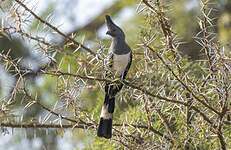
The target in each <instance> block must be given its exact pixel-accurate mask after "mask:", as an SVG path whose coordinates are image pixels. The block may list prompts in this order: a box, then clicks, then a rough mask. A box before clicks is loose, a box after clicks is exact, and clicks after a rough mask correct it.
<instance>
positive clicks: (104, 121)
mask: <svg viewBox="0 0 231 150" xmlns="http://www.w3.org/2000/svg"><path fill="white" fill-rule="evenodd" d="M114 108H115V97H111V98H110V97H109V95H108V94H106V96H105V99H104V105H103V108H102V110H101V115H100V122H99V127H98V132H97V136H98V137H104V138H107V139H110V138H111V136H112V119H113V117H112V115H113V112H114Z"/></svg>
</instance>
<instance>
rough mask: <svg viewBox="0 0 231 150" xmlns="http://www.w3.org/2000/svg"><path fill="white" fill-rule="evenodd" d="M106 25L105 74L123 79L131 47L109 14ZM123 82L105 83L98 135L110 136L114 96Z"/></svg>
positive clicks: (129, 64)
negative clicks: (108, 46)
mask: <svg viewBox="0 0 231 150" xmlns="http://www.w3.org/2000/svg"><path fill="white" fill-rule="evenodd" d="M105 18H106V25H107V28H108V31H107V33H106V34H108V35H110V36H111V37H112V43H111V46H110V48H109V52H108V60H109V61H110V64H109V65H108V66H107V68H106V72H107V73H106V76H108V77H111V78H113V77H114V78H120V79H121V80H124V79H125V77H126V75H127V73H128V70H129V68H130V66H131V62H132V51H131V48H130V47H129V46H128V44H127V43H126V41H125V34H124V32H123V31H122V29H120V28H119V27H118V26H117V25H115V23H114V22H113V21H112V20H111V18H110V16H108V15H106V16H105ZM122 87H123V83H116V84H115V83H106V86H105V93H106V95H105V99H104V105H103V107H102V110H101V115H100V122H99V127H98V133H97V136H98V137H104V138H107V139H109V138H111V136H112V119H113V112H114V107H115V96H116V94H117V93H118V92H119V91H120V90H121V89H122Z"/></svg>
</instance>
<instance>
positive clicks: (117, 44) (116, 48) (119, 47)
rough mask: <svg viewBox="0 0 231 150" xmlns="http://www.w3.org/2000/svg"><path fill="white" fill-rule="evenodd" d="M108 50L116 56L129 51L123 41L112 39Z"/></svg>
mask: <svg viewBox="0 0 231 150" xmlns="http://www.w3.org/2000/svg"><path fill="white" fill-rule="evenodd" d="M110 49H111V50H112V51H113V52H114V53H116V54H127V53H128V52H129V51H130V48H129V46H128V45H127V43H126V41H125V39H121V38H112V43H111V47H110Z"/></svg>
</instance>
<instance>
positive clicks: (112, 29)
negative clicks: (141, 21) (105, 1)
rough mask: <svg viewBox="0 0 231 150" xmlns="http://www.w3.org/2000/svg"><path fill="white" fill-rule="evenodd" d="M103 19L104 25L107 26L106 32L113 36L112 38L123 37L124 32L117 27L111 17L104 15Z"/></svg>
mask: <svg viewBox="0 0 231 150" xmlns="http://www.w3.org/2000/svg"><path fill="white" fill-rule="evenodd" d="M105 20H106V25H107V28H108V31H107V33H106V34H108V35H110V36H112V37H114V38H121V39H125V34H124V32H123V31H122V29H120V27H118V26H117V25H116V24H115V23H114V22H113V21H112V20H111V17H110V16H108V15H106V16H105Z"/></svg>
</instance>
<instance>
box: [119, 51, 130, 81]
mask: <svg viewBox="0 0 231 150" xmlns="http://www.w3.org/2000/svg"><path fill="white" fill-rule="evenodd" d="M131 64H132V51H131V52H130V61H129V63H128V65H127V67H126V69H125V71H124V73H123V74H122V76H121V78H122V79H123V80H124V79H125V77H126V75H127V73H128V70H129V68H130V67H131Z"/></svg>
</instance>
